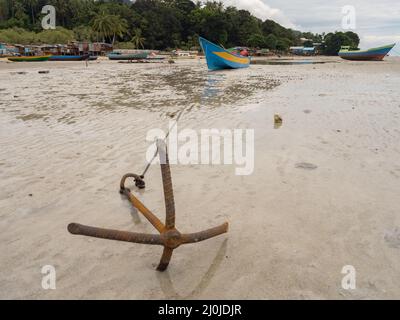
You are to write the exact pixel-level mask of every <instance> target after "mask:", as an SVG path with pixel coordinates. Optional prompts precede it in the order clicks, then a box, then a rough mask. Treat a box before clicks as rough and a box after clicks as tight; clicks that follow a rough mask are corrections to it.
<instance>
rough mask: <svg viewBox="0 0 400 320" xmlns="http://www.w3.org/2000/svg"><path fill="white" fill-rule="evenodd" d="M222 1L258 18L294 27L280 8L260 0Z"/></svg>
mask: <svg viewBox="0 0 400 320" xmlns="http://www.w3.org/2000/svg"><path fill="white" fill-rule="evenodd" d="M222 2H223V3H224V4H225V5H226V6H234V7H236V8H238V9H243V10H247V11H250V12H251V13H252V14H253V15H254V16H256V17H257V18H259V19H262V20H266V19H271V20H274V21H276V22H278V23H280V24H282V25H283V26H285V27H287V28H294V29H295V28H296V26H295V25H294V24H293V23H292V22H291V21H290V19H289V18H288V17H287V16H286V15H285V14H284V13H283V12H282V11H281V10H280V9H276V8H272V7H270V6H269V5H267V4H266V3H264V2H263V1H262V0H222Z"/></svg>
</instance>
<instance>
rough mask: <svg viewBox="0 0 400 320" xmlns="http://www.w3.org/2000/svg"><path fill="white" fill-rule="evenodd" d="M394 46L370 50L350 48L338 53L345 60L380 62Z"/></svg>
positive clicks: (342, 49) (344, 48)
mask: <svg viewBox="0 0 400 320" xmlns="http://www.w3.org/2000/svg"><path fill="white" fill-rule="evenodd" d="M395 45H396V44H390V45H387V46H383V47H379V48H372V49H368V50H359V49H357V50H351V48H350V47H347V46H345V47H342V48H341V49H340V51H339V56H340V57H341V58H342V59H345V60H357V61H382V60H383V58H385V57H386V56H387V55H388V53H389V52H390V50H392V49H393V47H394V46H395Z"/></svg>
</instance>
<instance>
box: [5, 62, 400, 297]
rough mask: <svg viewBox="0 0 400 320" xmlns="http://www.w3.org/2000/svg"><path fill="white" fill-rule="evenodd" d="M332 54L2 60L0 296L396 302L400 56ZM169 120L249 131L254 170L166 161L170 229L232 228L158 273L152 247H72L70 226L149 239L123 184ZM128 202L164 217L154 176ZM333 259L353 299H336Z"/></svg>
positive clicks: (79, 243) (153, 172) (91, 243)
mask: <svg viewBox="0 0 400 320" xmlns="http://www.w3.org/2000/svg"><path fill="white" fill-rule="evenodd" d="M324 60H326V58H324ZM328 60H329V61H330V62H331V63H326V64H304V65H279V64H275V65H258V64H257V65H253V66H251V68H249V69H246V70H236V71H221V72H213V73H209V72H207V71H206V68H205V62H204V60H194V61H190V60H188V61H184V60H183V61H178V62H177V63H176V64H172V65H169V64H118V63H115V62H108V61H100V62H90V63H89V66H88V67H86V66H85V64H84V63H83V62H71V63H56V62H46V63H40V64H33V63H30V64H24V63H21V64H18V63H6V62H0V79H1V80H0V242H1V243H2V245H1V247H0V261H1V272H0V298H2V299H5V298H13V299H22V298H29V299H45V298H48V299H62V298H68V299H71V298H73V299H88V298H94V299H109V298H110V299H113V298H120V299H174V298H184V299H185V298H191V299H281V298H283V299H291V298H293V299H319V298H322V299H326V298H331V299H365V298H372V299H381V298H389V299H395V298H396V299H398V298H400V289H399V288H400V277H399V276H398V275H399V272H400V251H399V248H400V240H399V239H400V231H399V230H400V215H399V213H400V202H399V200H398V199H399V195H398V194H399V187H400V163H399V157H400V143H399V141H400V126H399V124H400V102H399V101H400V90H399V87H400V60H399V59H396V58H389V59H387V61H384V62H381V63H375V62H358V63H356V62H348V61H341V60H339V59H336V58H329V59H328ZM317 61H321V59H320V58H317ZM39 70H49V71H50V72H49V73H46V74H39V73H38V71H39ZM18 72H26V73H24V74H19V73H18ZM182 108H187V112H186V113H185V114H184V115H183V116H182V118H181V120H180V122H179V127H180V128H191V129H199V130H200V129H202V128H230V129H235V128H251V129H255V138H256V141H255V171H254V174H253V175H251V176H244V177H240V176H235V174H234V167H233V166H205V165H198V166H181V165H177V166H173V167H172V175H173V182H174V188H175V200H176V207H177V227H178V228H179V229H180V230H181V231H184V232H194V231H199V230H202V229H206V228H209V227H212V226H215V225H219V224H221V223H223V222H225V221H229V223H230V230H229V233H228V234H226V235H223V236H221V237H219V238H216V239H213V240H210V241H207V242H203V243H200V244H196V245H192V246H183V247H181V248H179V249H177V250H176V251H175V253H174V256H173V258H172V263H171V265H170V268H169V270H168V271H167V272H165V273H158V272H156V271H155V267H156V265H157V263H158V261H159V258H160V256H161V252H162V248H159V247H151V246H145V245H135V244H129V243H121V242H113V241H107V240H98V239H90V238H85V237H80V236H72V235H70V234H69V233H68V232H67V225H68V224H69V223H70V222H79V223H82V224H87V225H94V226H99V227H107V228H112V229H121V230H128V231H136V232H145V233H153V232H154V229H153V228H152V227H151V225H150V224H149V223H148V222H147V221H145V219H144V218H143V217H141V216H139V215H138V214H137V213H136V212H135V211H134V210H132V209H131V207H130V204H129V203H128V202H127V201H126V200H125V199H124V198H122V197H121V196H120V195H119V193H118V184H119V180H120V178H121V176H122V175H123V174H125V173H127V172H138V173H139V172H141V171H142V170H143V167H144V165H145V154H144V152H145V150H146V149H147V146H148V144H147V142H146V141H145V137H146V132H147V131H148V130H149V129H152V128H166V127H167V125H168V121H169V120H170V119H171V118H173V117H174V116H176V114H177V113H178V112H179V111H180V110H182ZM276 113H278V114H280V115H281V117H282V118H283V125H282V127H280V128H279V129H275V128H274V123H273V121H274V114H276ZM139 194H140V198H141V200H142V201H143V202H144V203H145V204H146V205H147V206H148V207H149V208H150V209H151V210H153V211H154V212H155V213H156V214H158V215H159V217H161V218H163V217H164V203H163V195H162V184H161V174H160V170H159V168H158V167H157V166H154V167H152V168H151V169H150V171H149V173H148V177H147V189H146V190H145V191H142V192H139ZM44 265H54V266H55V268H56V271H57V289H56V290H43V289H42V287H41V281H42V274H41V268H42V266H44ZM345 265H353V266H354V267H355V268H356V270H357V289H356V290H351V291H346V290H344V289H342V287H341V281H342V277H343V276H344V275H342V274H341V270H342V268H343V266H345Z"/></svg>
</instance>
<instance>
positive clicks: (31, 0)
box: [26, 0, 38, 24]
mask: <svg viewBox="0 0 400 320" xmlns="http://www.w3.org/2000/svg"><path fill="white" fill-rule="evenodd" d="M26 4H27V5H28V6H30V9H31V17H32V24H35V7H36V6H37V4H38V0H26Z"/></svg>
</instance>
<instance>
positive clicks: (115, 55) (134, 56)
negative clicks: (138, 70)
mask: <svg viewBox="0 0 400 320" xmlns="http://www.w3.org/2000/svg"><path fill="white" fill-rule="evenodd" d="M148 55H149V52H147V51H141V52H135V53H121V52H112V53H110V54H109V55H108V58H109V59H110V60H141V59H146V58H147V57H148Z"/></svg>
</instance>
